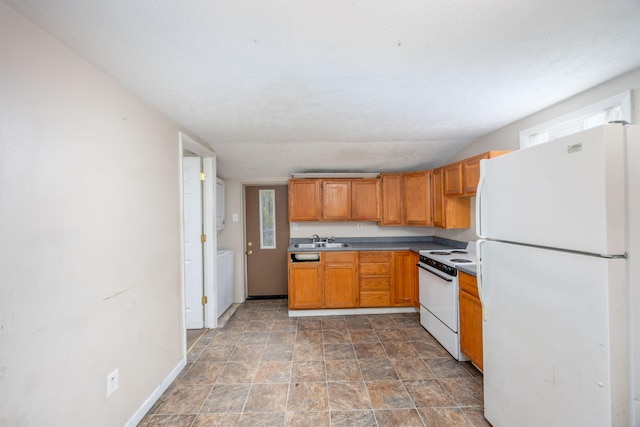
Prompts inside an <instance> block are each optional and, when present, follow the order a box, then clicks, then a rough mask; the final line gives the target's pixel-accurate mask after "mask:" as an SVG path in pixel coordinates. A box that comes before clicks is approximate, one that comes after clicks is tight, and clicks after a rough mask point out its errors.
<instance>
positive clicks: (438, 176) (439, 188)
mask: <svg viewBox="0 0 640 427" xmlns="http://www.w3.org/2000/svg"><path fill="white" fill-rule="evenodd" d="M442 175H443V170H442V169H436V170H434V171H433V188H432V195H433V225H435V226H436V227H442V228H444V227H446V223H445V216H444V214H445V212H444V187H443V182H442V181H443V180H442Z"/></svg>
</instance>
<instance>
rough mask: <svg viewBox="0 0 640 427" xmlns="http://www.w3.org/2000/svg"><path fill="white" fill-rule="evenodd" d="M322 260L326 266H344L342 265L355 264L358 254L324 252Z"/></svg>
mask: <svg viewBox="0 0 640 427" xmlns="http://www.w3.org/2000/svg"><path fill="white" fill-rule="evenodd" d="M322 259H323V261H324V263H325V264H327V263H334V264H342V263H350V264H355V263H356V262H357V259H358V253H357V252H323V253H322Z"/></svg>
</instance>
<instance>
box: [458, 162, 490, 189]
mask: <svg viewBox="0 0 640 427" xmlns="http://www.w3.org/2000/svg"><path fill="white" fill-rule="evenodd" d="M488 158H489V155H488V153H485V154H480V155H478V156H475V157H471V158H468V159H467V160H465V161H464V164H463V168H464V194H465V195H469V196H472V195H474V194H476V188H477V187H478V180H479V179H480V160H482V159H488Z"/></svg>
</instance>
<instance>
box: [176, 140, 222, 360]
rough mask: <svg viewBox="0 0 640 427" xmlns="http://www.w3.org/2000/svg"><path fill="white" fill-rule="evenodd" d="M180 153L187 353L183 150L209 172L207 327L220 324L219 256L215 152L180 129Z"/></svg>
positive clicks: (205, 195)
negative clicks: (217, 300) (198, 158)
mask: <svg viewBox="0 0 640 427" xmlns="http://www.w3.org/2000/svg"><path fill="white" fill-rule="evenodd" d="M178 145H179V150H180V151H179V154H180V157H179V159H180V177H179V178H180V224H181V227H180V260H181V264H180V288H181V289H180V290H181V292H180V293H181V299H182V304H181V307H182V311H183V312H182V329H183V331H184V332H183V333H184V336H183V340H182V341H183V343H184V354H185V356H186V351H187V344H186V342H187V339H186V333H187V330H186V324H187V323H186V312H185V301H186V298H185V294H186V283H185V280H184V229H183V228H184V227H183V226H184V194H183V188H182V179H183V178H182V174H183V171H182V157H183V153H184V151H185V150H186V151H190V152H192V153H194V154H197V155H198V156H200V157H201V158H202V171H203V172H204V173H205V174H206V176H207V179H206V180H204V181H203V183H202V208H203V212H202V221H203V226H202V232H203V234H205V235H206V236H207V241H206V242H205V243H204V244H203V248H202V255H203V277H204V296H206V297H207V298H208V300H209V301H208V302H207V304H206V305H205V308H204V326H205V328H217V327H218V313H216V311H217V309H216V304H215V298H216V290H217V283H216V282H217V281H216V275H215V274H214V273H215V271H217V270H216V269H217V268H218V266H217V265H216V264H217V259H216V258H217V257H216V256H215V255H216V253H217V248H218V239H217V233H216V230H215V222H216V211H215V201H216V185H215V184H216V183H215V178H216V154H215V153H214V152H213V150H211V149H210V148H207V147H205V146H204V145H202V144H200V143H199V142H197V141H196V140H195V139H193V138H191V137H190V136H189V135H187V134H185V133H183V132H179V144H178Z"/></svg>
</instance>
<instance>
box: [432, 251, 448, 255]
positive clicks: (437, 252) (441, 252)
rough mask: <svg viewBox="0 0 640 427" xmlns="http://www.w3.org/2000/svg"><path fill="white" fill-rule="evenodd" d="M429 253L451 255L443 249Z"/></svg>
mask: <svg viewBox="0 0 640 427" xmlns="http://www.w3.org/2000/svg"><path fill="white" fill-rule="evenodd" d="M429 253H430V254H431V255H451V252H445V251H431V252H429Z"/></svg>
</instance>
